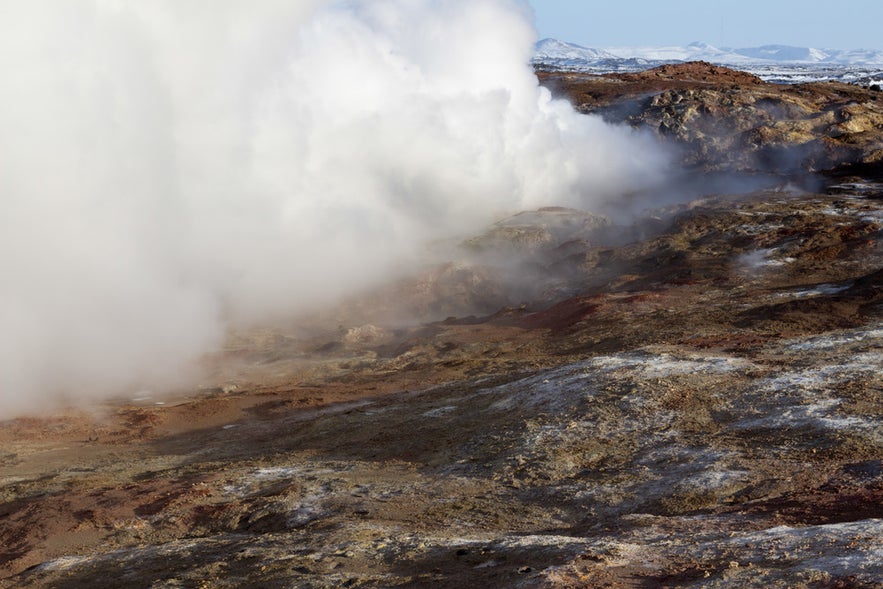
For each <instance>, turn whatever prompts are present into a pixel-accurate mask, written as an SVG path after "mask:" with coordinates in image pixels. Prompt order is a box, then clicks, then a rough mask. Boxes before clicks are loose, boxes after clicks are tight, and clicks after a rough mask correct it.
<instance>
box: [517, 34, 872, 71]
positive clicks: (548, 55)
mask: <svg viewBox="0 0 883 589" xmlns="http://www.w3.org/2000/svg"><path fill="white" fill-rule="evenodd" d="M575 58H579V59H584V60H586V61H591V60H593V59H594V60H597V59H604V60H610V59H620V60H646V61H668V60H674V61H711V62H717V63H721V64H744V63H758V64H766V65H771V64H775V63H779V64H781V63H800V64H810V63H816V64H827V65H853V66H883V51H877V50H872V49H851V50H842V49H818V48H814V47H793V46H790V45H763V46H760V47H745V48H735V49H734V48H730V47H715V46H713V45H709V44H707V43H699V42H696V43H690V44H689V45H686V46H663V47H653V46H636V47H632V46H629V47H604V48H597V49H596V48H589V47H583V46H581V45H577V44H576V43H567V42H564V41H559V40H557V39H543V40H541V41H539V42H538V43H537V45H536V52H535V56H534V60H535V61H539V60H545V59H575Z"/></svg>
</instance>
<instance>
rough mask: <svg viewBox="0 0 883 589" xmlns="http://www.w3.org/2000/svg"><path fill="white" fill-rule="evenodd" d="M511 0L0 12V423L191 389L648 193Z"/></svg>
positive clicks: (622, 143) (622, 136)
mask: <svg viewBox="0 0 883 589" xmlns="http://www.w3.org/2000/svg"><path fill="white" fill-rule="evenodd" d="M535 40H536V33H535V31H534V29H533V26H532V24H531V13H530V11H529V9H528V8H526V6H525V5H523V4H521V3H519V2H514V1H509V0H435V1H433V0H384V1H377V0H371V1H367V0H366V1H358V0H357V1H349V2H304V1H300V2H297V3H291V2H283V1H262V2H259V3H256V4H255V3H252V4H248V5H246V4H244V3H241V2H236V1H232V0H230V1H212V2H209V1H195V2H184V3H182V2H176V1H173V0H158V1H152V2H142V3H124V2H117V1H113V0H103V1H102V0H92V1H86V0H83V1H80V2H76V3H58V2H54V1H50V0H31V1H29V2H19V3H3V5H0V71H2V80H3V82H2V85H0V190H2V200H0V202H2V205H0V206H2V214H0V271H2V276H3V278H2V281H0V325H2V331H0V362H2V364H0V416H2V417H9V416H13V415H16V414H20V413H22V412H26V411H33V410H38V409H40V408H43V407H46V406H48V405H51V404H54V403H56V402H58V401H59V400H65V401H71V400H77V399H87V398H90V399H94V398H99V397H102V396H108V395H125V394H129V393H131V392H133V391H135V390H138V389H140V388H151V389H159V388H163V387H169V386H176V385H180V384H182V383H186V382H188V380H189V379H191V378H193V377H194V374H195V373H194V369H193V368H192V367H193V365H194V361H195V360H197V359H198V358H199V357H200V356H201V355H204V354H205V353H208V352H211V351H212V350H214V349H216V348H217V347H218V346H220V345H221V343H222V342H223V339H224V336H225V333H226V332H227V331H228V330H229V329H230V328H236V327H241V326H248V325H254V324H259V323H264V322H269V321H274V320H279V319H281V318H285V317H290V316H292V315H294V314H297V313H303V312H308V311H310V310H311V309H315V308H317V307H318V306H320V305H322V304H325V303H328V302H333V301H335V300H339V298H341V297H342V296H344V295H345V294H347V293H355V292H358V291H359V290H360V289H364V288H369V287H371V286H374V285H377V284H379V283H381V282H383V281H384V280H387V279H389V278H391V277H394V276H395V275H396V274H398V273H401V272H405V271H407V269H408V268H410V267H413V265H414V264H416V263H418V262H419V256H420V253H421V251H422V250H423V247H422V246H423V245H424V244H425V243H427V242H429V241H431V240H436V239H440V238H444V237H451V236H458V235H467V234H468V233H469V232H470V231H473V230H476V229H478V228H480V227H482V226H484V225H486V224H487V223H489V222H492V221H493V220H495V219H497V218H499V217H501V216H502V215H505V214H509V213H512V212H516V211H519V210H523V209H528V208H535V207H538V206H544V205H569V206H577V207H582V208H591V207H592V206H593V204H595V203H599V202H601V201H602V200H608V199H610V198H611V197H615V196H616V195H618V194H621V193H624V192H628V191H633V190H639V189H642V188H646V187H647V186H648V185H649V184H651V183H652V182H653V181H654V179H655V178H656V176H657V174H658V173H659V171H660V169H661V167H662V166H663V164H664V158H663V157H662V155H661V154H660V153H659V152H658V148H657V146H656V145H655V144H654V143H652V142H651V141H650V140H648V139H645V138H642V137H639V136H636V135H635V134H633V133H632V132H631V131H629V130H626V129H623V128H616V127H612V126H609V125H607V124H605V123H603V122H602V121H601V119H600V118H596V117H590V116H584V115H579V114H577V113H576V112H575V111H574V110H573V109H572V108H571V107H570V106H569V105H568V104H567V103H566V102H564V101H559V100H552V98H551V96H550V94H549V92H548V91H547V90H545V89H542V88H540V87H539V86H538V83H537V80H536V77H535V76H534V74H533V72H532V70H531V69H530V67H529V65H528V61H529V59H530V56H531V52H532V48H533V43H534V41H535Z"/></svg>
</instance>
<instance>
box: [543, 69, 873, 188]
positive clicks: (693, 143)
mask: <svg viewBox="0 0 883 589" xmlns="http://www.w3.org/2000/svg"><path fill="white" fill-rule="evenodd" d="M538 75H539V77H540V80H541V81H542V82H543V83H544V84H545V85H546V86H548V87H549V88H551V89H552V90H553V91H554V92H556V93H559V94H562V95H565V96H567V97H568V98H569V99H570V100H571V101H572V102H573V103H574V105H575V106H576V107H577V108H578V109H579V110H581V111H582V112H586V113H596V114H600V115H601V116H603V117H604V118H605V119H607V120H609V121H612V122H616V123H623V124H628V125H631V126H633V127H635V128H637V129H644V130H648V131H651V132H653V133H655V134H657V135H658V136H659V137H661V138H663V139H665V140H667V141H670V142H671V143H673V144H674V145H676V146H677V147H678V148H680V149H681V150H682V153H683V160H684V161H685V163H687V164H688V165H689V166H692V167H696V168H699V169H702V170H728V171H740V172H758V171H759V172H773V173H783V174H793V173H795V172H806V171H819V172H829V173H834V172H843V171H847V170H852V171H855V170H857V169H858V170H862V171H867V170H868V169H873V170H876V171H877V172H878V173H883V93H880V92H877V91H874V90H872V89H869V88H862V87H860V86H853V85H848V84H843V83H836V82H826V83H811V84H799V85H777V84H769V83H764V82H763V81H761V80H760V79H759V78H757V77H755V76H752V75H750V74H746V73H742V72H737V71H734V70H730V69H727V68H724V67H719V66H714V65H711V64H708V63H704V62H693V63H685V64H678V65H665V66H662V67H659V68H655V69H652V70H648V71H646V72H641V73H634V74H610V75H605V76H598V75H589V74H576V73H550V72H539V73H538Z"/></svg>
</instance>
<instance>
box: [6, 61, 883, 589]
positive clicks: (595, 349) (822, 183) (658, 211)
mask: <svg viewBox="0 0 883 589" xmlns="http://www.w3.org/2000/svg"><path fill="white" fill-rule="evenodd" d="M697 67H698V68H700V69H699V70H693V69H689V68H697ZM702 68H705V66H689V67H688V68H687V69H686V70H685V71H681V72H680V73H678V72H677V71H673V70H671V69H667V68H663V70H661V71H660V72H658V73H659V75H658V76H657V73H655V72H650V73H645V74H642V75H643V76H644V77H643V78H640V76H641V75H638V77H636V78H635V79H637V80H639V82H640V83H639V84H638V85H637V86H636V87H635V88H634V89H633V93H632V94H629V93H628V91H625V90H622V89H618V90H617V91H616V92H608V93H607V94H604V92H605V91H606V90H605V89H606V88H608V87H609V86H611V85H616V86H617V88H621V86H622V85H628V84H630V83H632V82H630V81H629V80H630V79H629V78H628V77H626V76H619V77H616V78H611V80H614V81H610V80H608V79H598V80H594V81H592V80H591V79H590V78H591V77H586V78H584V79H581V80H579V81H578V82H579V83H578V84H577V83H576V82H574V81H573V80H572V79H570V78H568V80H570V82H568V81H567V80H565V79H564V78H556V80H555V81H554V85H555V87H556V88H557V90H558V91H562V92H564V91H567V92H570V94H571V95H572V96H576V97H578V96H581V95H582V94H579V93H580V92H582V93H590V89H591V88H600V89H599V90H597V92H598V93H599V96H597V97H594V98H592V101H593V102H592V101H582V100H579V99H577V98H575V99H574V100H575V102H576V103H577V104H579V105H583V108H585V109H595V110H602V111H603V112H605V113H606V115H605V116H613V115H611V114H610V113H613V112H625V111H626V110H628V109H625V110H623V105H627V104H631V105H632V106H629V109H631V108H633V107H634V106H635V105H640V110H632V111H630V113H631V114H629V115H628V117H629V118H628V121H629V122H631V123H632V124H634V125H636V126H638V127H641V126H645V127H653V125H655V124H656V123H655V122H654V121H655V120H656V119H654V118H653V117H659V116H663V118H664V115H659V114H658V113H659V112H662V111H663V110H665V107H663V106H662V104H663V101H669V102H672V104H681V103H683V102H684V101H687V106H689V105H692V104H694V103H693V102H690V101H691V100H700V101H707V102H708V109H709V113H706V114H703V115H701V116H699V115H696V116H694V115H684V114H683V112H681V113H680V115H678V114H677V113H678V112H680V111H678V110H677V108H675V107H674V106H672V109H674V110H673V111H672V112H673V113H675V114H673V115H670V116H669V119H668V120H671V121H676V120H678V121H680V122H679V123H678V124H680V125H681V127H678V129H680V131H679V133H680V134H675V135H676V136H674V137H672V136H671V134H669V133H668V131H665V132H663V131H662V130H661V129H662V128H666V129H667V128H668V127H665V126H664V125H663V127H659V126H658V125H657V126H656V127H655V129H656V131H654V132H657V131H658V132H660V133H661V135H665V139H664V140H665V141H672V142H675V143H677V144H679V145H681V147H682V148H684V149H685V153H686V154H687V155H686V156H685V157H686V158H687V160H688V161H689V162H690V165H691V166H692V168H691V170H692V173H694V174H696V175H699V174H705V173H707V172H712V171H713V172H718V171H720V170H721V169H723V168H726V169H727V170H728V171H742V172H745V171H752V172H758V171H759V170H757V169H756V168H754V169H752V170H749V169H747V168H743V167H741V166H747V165H748V164H747V163H746V162H749V159H746V158H747V157H748V156H745V155H744V154H742V153H741V152H739V153H737V152H736V151H735V150H733V151H731V150H730V148H724V147H723V145H730V146H733V145H736V144H737V143H738V142H744V141H746V140H747V139H746V138H747V137H750V136H754V135H752V134H751V129H755V128H760V127H764V128H766V127H769V128H773V129H776V128H779V127H777V125H780V123H782V125H784V123H786V122H787V123H788V125H791V124H792V122H794V121H797V122H799V121H806V120H809V121H812V124H811V125H810V126H811V128H810V130H809V131H807V133H810V134H811V135H812V137H813V139H811V140H808V142H810V143H812V142H821V143H822V144H824V145H827V144H828V143H830V142H832V141H833V142H835V143H837V142H846V143H847V144H848V145H849V146H858V147H854V149H855V150H858V151H860V152H861V154H864V155H861V157H857V156H856V157H853V159H852V160H848V159H844V160H842V161H841V160H838V159H836V158H833V159H830V158H829V159H828V160H823V159H812V158H810V159H801V160H799V165H798V168H800V170H803V171H808V170H810V169H815V170H822V171H826V172H828V173H829V175H828V176H827V177H821V176H820V177H817V178H816V181H815V182H813V183H811V184H812V190H809V191H808V190H806V184H805V183H803V184H801V183H799V182H795V181H794V177H793V174H794V173H795V169H793V168H791V167H790V164H789V168H788V169H787V170H780V169H777V170H764V171H765V172H769V171H773V172H775V173H777V174H779V173H785V172H787V174H788V175H789V176H781V177H779V179H778V181H777V183H774V184H772V185H770V186H769V187H768V189H765V190H762V191H754V192H750V193H743V194H739V195H724V194H717V195H705V196H702V197H701V198H694V199H686V198H685V199H682V200H681V202H677V203H673V204H668V205H666V206H665V207H662V208H655V209H652V210H646V211H644V212H643V213H642V214H641V215H640V216H639V217H638V218H636V219H634V220H632V221H629V222H628V223H625V224H622V223H619V222H616V221H609V220H607V219H605V218H602V217H599V216H598V215H595V214H593V213H589V212H585V211H574V210H569V209H558V208H550V209H542V210H539V211H532V212H526V213H523V214H521V215H516V216H514V217H512V218H510V219H506V220H503V221H501V222H500V223H498V224H497V225H495V226H493V227H491V228H489V229H488V231H487V232H485V233H484V234H482V235H477V236H475V237H474V238H472V239H469V240H467V241H465V242H464V243H462V244H461V245H460V247H459V248H458V249H457V250H456V252H457V255H456V256H452V257H451V260H450V262H448V263H446V264H440V265H436V266H433V267H428V268H427V269H426V271H425V272H424V273H423V274H420V275H418V276H414V277H412V278H410V279H405V280H402V281H401V282H399V283H397V284H395V285H391V286H390V287H388V288H386V289H383V290H381V291H379V292H376V293H373V294H370V295H366V296H365V297H363V298H361V299H359V300H358V301H354V302H350V303H349V304H348V305H344V306H342V307H340V308H338V309H335V310H334V311H333V312H328V313H327V314H326V315H322V316H314V317H312V318H309V319H304V320H303V321H301V322H298V323H292V324H289V325H284V326H273V327H272V328H267V329H263V330H254V331H251V332H245V333H238V334H231V337H230V340H229V342H228V346H227V348H226V349H225V350H224V351H222V352H220V353H219V354H217V355H216V356H215V357H213V358H208V359H206V365H207V370H208V374H210V377H208V378H207V379H206V382H205V384H204V386H202V387H201V388H199V389H194V390H191V391H179V392H178V393H177V394H170V393H169V394H163V395H159V394H157V393H147V392H145V393H142V394H140V395H139V396H138V398H134V399H120V400H118V401H116V402H113V403H107V404H105V405H102V406H100V407H94V408H90V409H88V410H84V409H80V410H69V411H66V412H60V413H58V414H57V415H54V416H52V417H40V418H36V417H35V418H20V419H15V420H11V421H7V422H4V423H2V424H0V586H3V587H97V586H100V587H249V586H251V587H317V588H318V587H328V588H330V587H421V586H427V587H429V586H433V587H451V588H454V587H458V588H459V587H550V588H551V587H556V588H564V587H648V588H649V587H732V586H743V587H744V586H753V587H782V588H785V587H806V588H813V589H816V588H819V589H821V588H851V587H883V501H881V500H883V419H881V415H883V242H881V237H883V185H881V184H879V176H875V174H876V171H879V170H880V169H879V167H877V168H875V166H876V165H877V164H876V162H877V161H878V160H875V159H874V158H875V157H877V156H875V155H874V153H876V151H875V150H879V149H880V142H879V141H880V140H879V137H880V134H881V132H883V129H881V126H880V124H879V123H876V125H877V126H876V127H874V128H873V129H869V130H867V131H863V132H861V133H859V135H861V134H862V133H870V134H871V135H872V134H873V133H876V136H877V139H876V140H875V139H872V137H871V135H862V137H859V138H856V137H853V138H848V137H847V138H845V139H844V137H846V135H840V136H837V137H833V138H832V137H831V136H830V133H829V132H827V131H826V133H827V134H825V135H824V138H820V137H819V133H820V131H819V129H820V128H821V127H819V126H818V125H825V124H827V123H824V122H821V121H819V120H817V117H818V116H821V117H828V116H829V115H827V114H824V113H834V115H832V116H833V117H834V119H838V118H842V114H838V113H842V112H843V109H846V108H851V109H853V110H855V111H856V112H858V111H859V110H861V113H864V114H862V115H861V116H862V117H864V116H865V115H867V117H868V118H869V119H871V118H873V116H872V115H873V114H874V113H876V112H880V109H881V104H883V98H881V97H877V96H874V95H872V94H870V93H869V92H870V91H867V90H863V89H860V88H855V89H854V88H848V87H842V86H840V85H831V86H827V85H822V86H820V87H819V88H818V89H814V88H801V87H783V88H776V87H769V86H768V85H766V84H763V83H760V82H758V81H755V80H754V79H751V78H748V77H745V75H744V74H736V73H733V72H730V71H729V70H721V71H718V70H712V71H710V73H707V74H700V75H706V76H709V77H707V79H705V80H701V79H696V76H695V75H693V74H694V73H695V72H696V71H702ZM690 72H693V73H690ZM540 75H541V78H542V79H543V80H544V83H547V84H551V83H552V81H551V78H550V76H551V75H548V76H547V75H543V74H540ZM570 75H571V74H567V76H570ZM555 76H565V75H564V74H555ZM655 76H656V77H659V78H660V79H661V82H660V83H659V84H657V85H654V84H655V82H654V79H655V78H654V77H655ZM715 76H717V77H715ZM620 79H624V81H615V80H620ZM569 83H572V84H573V85H572V86H567V84H569ZM592 84H594V86H592ZM702 92H706V93H717V94H715V95H712V94H706V95H705V98H696V96H698V95H699V94H697V93H702ZM752 92H754V93H755V95H754V96H755V102H754V104H755V105H757V104H761V105H763V104H767V103H766V102H765V101H766V100H767V96H768V95H770V96H775V99H776V100H779V101H780V102H781V104H780V106H782V104H785V103H786V102H788V101H789V100H792V99H793V100H794V101H798V102H799V101H803V102H800V105H802V106H800V108H798V107H797V106H794V107H793V108H794V109H795V110H793V111H788V110H787V109H786V108H785V107H784V106H783V107H782V108H783V109H785V110H776V109H770V110H769V112H770V113H779V114H780V115H781V116H778V115H777V116H778V118H776V117H773V119H775V120H773V119H769V120H766V119H765V120H766V121H767V122H766V123H764V124H763V125H759V127H758V126H757V125H755V127H751V129H745V130H742V131H738V132H737V131H733V133H732V134H730V135H727V134H724V135H722V136H721V135H715V137H714V138H713V139H712V138H709V137H708V136H707V135H706V131H703V130H702V129H698V130H697V128H695V127H692V126H691V125H693V124H694V123H695V122H696V121H697V117H698V119H702V120H705V119H703V118H702V117H704V116H706V115H707V116H714V117H717V118H718V119H721V122H720V126H721V127H723V128H728V127H727V124H729V123H727V122H726V119H727V117H729V116H732V117H733V118H734V120H735V119H736V118H738V119H739V121H747V122H744V123H739V124H740V125H741V124H744V125H748V124H749V123H750V124H754V123H751V121H756V120H759V119H751V117H749V116H748V115H745V117H736V116H735V115H732V111H731V110H730V109H729V108H723V107H721V108H720V110H715V108H717V107H716V106H715V105H717V104H720V101H721V100H723V98H722V97H723V96H726V95H728V93H730V95H733V96H736V95H738V96H741V97H743V98H744V97H745V96H749V95H750V94H751V93H752ZM690 93H693V94H690ZM849 93H852V94H850V96H852V98H849V99H848V100H847V99H846V98H844V100H846V101H847V102H848V104H847V103H843V104H841V103H840V102H838V101H839V100H841V97H843V96H845V95H846V94H849ZM651 94H652V96H651ZM678 94H683V95H684V96H686V98H681V99H680V100H679V101H678V100H677V98H676V96H677V95H678ZM690 96H692V97H693V98H690ZM660 97H662V98H660ZM825 97H827V98H825ZM769 100H773V99H772V98H770V99H769ZM825 100H828V101H829V102H828V103H825ZM795 104H796V103H795ZM812 104H815V105H817V106H815V107H812V108H817V109H818V112H816V111H812V112H811V113H810V111H809V110H807V111H806V113H804V114H800V113H801V112H803V111H801V110H800V109H801V108H804V107H805V108H806V109H809V108H810V106H808V105H812ZM826 104H827V106H825V105H826ZM850 105H851V106H850ZM764 108H765V107H764ZM605 109H606V110H605ZM686 110H687V111H689V108H687V109H686ZM699 111H701V112H704V111H702V109H701V108H700V109H699ZM699 111H697V112H699ZM764 112H767V111H764ZM782 113H784V114H782ZM788 113H790V114H788ZM795 113H796V114H795ZM818 113H822V114H821V115H819V114H818ZM755 114H756V116H757V117H761V115H760V114H757V113H755ZM676 115H677V116H681V115H683V116H681V118H680V119H678V118H677V116H676ZM786 115H787V116H786ZM792 115H793V116H792ZM798 115H799V116H798ZM770 116H772V115H770ZM856 116H859V115H856ZM672 117H674V118H672ZM789 117H790V118H789ZM825 120H827V119H825ZM862 120H864V119H862ZM842 122H843V121H841V122H840V123H831V126H829V127H824V128H825V129H829V130H830V128H833V125H836V124H841V123H842ZM672 124H673V125H674V123H672ZM733 124H736V123H733ZM794 124H795V125H796V124H797V123H794ZM801 124H803V123H801ZM806 124H808V125H809V124H810V123H806ZM788 125H785V126H788ZM675 126H677V125H675ZM780 126H781V125H780ZM797 126H799V125H797ZM789 128H791V127H789ZM874 129H876V130H875V131H874ZM760 135H763V133H761V134H760ZM760 135H758V136H760ZM764 136H765V137H766V135H764ZM788 137H791V136H790V135H789V136H788ZM715 141H721V142H722V143H721V144H720V146H718V145H717V144H715V143H714V142H715ZM874 141H877V143H876V144H874ZM726 142H730V143H726ZM786 143H788V145H789V146H790V145H796V146H799V145H803V143H799V142H798V141H797V140H794V139H793V137H791V138H790V139H788V140H787V141H786ZM739 145H742V143H739ZM875 145H876V147H875ZM789 149H790V148H789ZM839 149H840V148H839V147H837V149H834V148H831V151H830V152H825V153H840V152H839V151H838V150H839ZM844 149H846V148H844ZM849 149H853V147H850V148H849ZM691 150H693V151H691ZM762 151H763V148H762V147H759V148H758V149H757V150H756V152H755V155H756V153H757V152H762ZM858 151H853V152H851V153H853V156H855V155H856V153H858ZM799 153H804V152H803V151H801V150H799ZM806 153H815V152H814V151H813V150H812V149H811V150H809V151H807V152H806ZM691 154H692V155H691ZM703 154H705V155H703ZM711 154H714V155H713V157H712V155H711ZM813 157H815V156H813ZM826 157H827V156H826ZM838 157H839V156H838ZM844 157H845V156H844ZM703 158H704V159H703ZM855 162H860V163H861V166H860V167H856V166H855ZM859 172H860V173H861V176H857V175H856V174H859ZM846 174H853V176H846ZM875 178H876V179H875ZM798 185H803V187H804V188H803V189H801V188H798ZM396 310H397V311H398V312H397V313H394V312H393V311H396ZM404 312H406V314H407V315H408V316H409V317H412V318H418V319H419V321H411V322H404V321H402V316H403V313H404ZM393 318H395V320H394V319H393Z"/></svg>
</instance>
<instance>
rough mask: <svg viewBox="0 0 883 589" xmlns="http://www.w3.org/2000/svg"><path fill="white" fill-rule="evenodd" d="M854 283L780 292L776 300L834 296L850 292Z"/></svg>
mask: <svg viewBox="0 0 883 589" xmlns="http://www.w3.org/2000/svg"><path fill="white" fill-rule="evenodd" d="M852 284H853V283H852V282H850V283H849V284H846V285H843V284H817V285H815V286H814V287H812V288H801V289H798V290H791V291H787V292H778V293H775V295H773V296H775V297H776V298H809V297H816V296H822V295H833V294H837V293H840V292H843V291H845V290H849V288H850V287H851V286H852Z"/></svg>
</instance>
